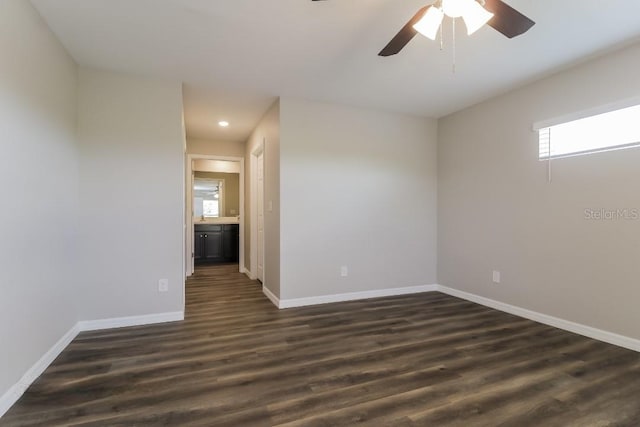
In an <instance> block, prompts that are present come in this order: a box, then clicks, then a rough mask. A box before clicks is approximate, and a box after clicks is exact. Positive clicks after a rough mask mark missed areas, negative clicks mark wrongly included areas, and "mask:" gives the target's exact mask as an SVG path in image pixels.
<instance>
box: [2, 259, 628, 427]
mask: <svg viewBox="0 0 640 427" xmlns="http://www.w3.org/2000/svg"><path fill="white" fill-rule="evenodd" d="M358 424H363V425H371V426H398V427H402V426H517V427H524V426H545V427H553V426H563V427H564V426H580V427H583V426H640V354H638V353H635V352H632V351H629V350H625V349H622V348H618V347H615V346H611V345H608V344H604V343H601V342H598V341H594V340H591V339H588V338H584V337H581V336H578V335H574V334H571V333H568V332H564V331H561V330H558V329H554V328H551V327H548V326H544V325H541V324H538V323H534V322H531V321H528V320H524V319H521V318H518V317H515V316H511V315H508V314H505V313H501V312H498V311H494V310H491V309H488V308H485V307H482V306H479V305H475V304H473V303H469V302H466V301H463V300H460V299H457V298H453V297H450V296H447V295H443V294H439V293H427V294H420V295H408V296H400V297H391V298H379V299H371V300H366V301H355V302H345V303H337V304H328V305H321V306H314V307H306V308H297V309H289V310H281V311H279V310H277V309H276V308H275V307H273V306H272V305H271V303H270V302H269V301H268V300H267V299H266V298H265V297H264V296H263V295H262V292H261V287H260V285H259V284H258V283H257V282H253V281H250V280H248V279H247V278H246V277H245V276H243V275H241V274H239V273H237V266H235V265H231V266H220V267H205V268H202V269H200V270H198V271H197V273H196V275H195V276H194V277H193V278H192V279H190V280H189V281H188V285H187V311H186V320H185V321H184V322H176V323H169V324H162V325H153V326H144V327H132V328H122V329H114V330H108V331H99V332H87V333H82V334H80V335H79V336H78V337H77V338H76V339H75V340H74V341H73V342H72V343H71V345H70V346H69V347H68V348H67V349H66V350H65V351H64V352H63V353H62V354H61V355H60V357H58V359H56V361H55V362H54V363H53V364H52V365H51V366H50V367H49V368H48V369H47V370H46V371H45V373H44V374H43V375H42V376H41V377H40V379H38V380H37V381H36V382H35V383H34V384H33V385H32V386H31V387H30V388H29V390H28V391H27V393H25V395H24V396H23V397H22V398H21V399H20V401H19V402H18V403H17V404H16V405H15V406H14V407H13V408H12V409H11V410H10V411H9V412H8V413H7V414H6V415H5V416H4V417H3V418H1V419H0V426H161V425H174V426H234V427H244V426H352V425H358Z"/></svg>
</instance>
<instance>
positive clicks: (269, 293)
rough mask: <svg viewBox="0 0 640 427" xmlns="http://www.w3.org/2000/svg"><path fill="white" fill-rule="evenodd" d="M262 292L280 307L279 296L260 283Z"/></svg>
mask: <svg viewBox="0 0 640 427" xmlns="http://www.w3.org/2000/svg"><path fill="white" fill-rule="evenodd" d="M262 293H263V294H265V295H266V297H267V298H269V300H270V301H271V302H272V303H273V305H275V306H276V307H278V308H281V307H280V298H278V297H277V296H275V295H274V294H273V292H271V291H270V290H269V289H268V288H267V287H266V286H264V285H262Z"/></svg>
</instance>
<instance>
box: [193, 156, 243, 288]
mask: <svg viewBox="0 0 640 427" xmlns="http://www.w3.org/2000/svg"><path fill="white" fill-rule="evenodd" d="M186 163H187V165H186V166H187V168H186V169H187V170H186V212H185V216H186V221H185V222H186V224H185V228H186V233H185V240H186V242H185V254H184V256H185V266H186V268H185V276H186V277H189V276H191V275H193V273H194V271H195V264H196V262H199V263H202V262H205V263H206V262H224V261H225V260H229V259H233V260H235V262H238V270H239V272H241V273H243V272H244V271H245V268H244V262H245V261H244V233H245V231H244V158H242V157H223V156H213V155H198V154H189V155H187V162H186ZM225 174H227V175H226V176H228V177H230V176H232V175H234V176H235V182H236V183H237V188H235V186H233V185H231V184H232V182H233V181H234V179H231V178H227V179H226V180H225V179H224V176H225ZM207 182H210V183H216V184H215V185H213V187H215V188H213V189H212V188H209V187H208V186H207V185H206V183H207ZM196 185H197V186H198V187H197V189H196ZM200 187H203V188H202V189H201V188H200ZM207 195H210V197H208V196H207ZM223 196H224V197H225V199H224V200H222V199H221V198H222V197H223ZM200 204H202V206H200ZM196 213H198V215H196ZM196 228H199V229H202V230H205V231H204V232H203V233H200V234H202V238H200V234H198V233H199V231H198V233H197V232H196ZM209 229H210V230H209ZM214 229H215V230H214ZM218 229H219V230H218ZM225 233H226V234H227V235H226V236H225ZM205 236H206V238H205ZM209 237H210V239H209V240H208V241H207V240H206V239H207V238H209ZM225 251H229V252H233V254H234V256H235V257H232V256H230V255H229V254H225Z"/></svg>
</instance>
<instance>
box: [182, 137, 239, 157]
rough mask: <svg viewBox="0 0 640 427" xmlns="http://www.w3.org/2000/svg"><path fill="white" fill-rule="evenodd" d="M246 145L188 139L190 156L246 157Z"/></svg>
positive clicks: (232, 142)
mask: <svg viewBox="0 0 640 427" xmlns="http://www.w3.org/2000/svg"><path fill="white" fill-rule="evenodd" d="M245 150H246V143H244V142H234V141H210V140H206V139H197V138H187V153H188V154H207V155H212V156H226V157H244V155H245Z"/></svg>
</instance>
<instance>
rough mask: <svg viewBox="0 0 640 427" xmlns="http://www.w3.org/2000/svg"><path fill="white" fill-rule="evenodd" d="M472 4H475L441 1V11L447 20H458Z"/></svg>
mask: <svg viewBox="0 0 640 427" xmlns="http://www.w3.org/2000/svg"><path fill="white" fill-rule="evenodd" d="M472 2H473V3H476V0H442V11H443V12H444V14H445V15H447V16H448V17H449V18H460V17H461V16H464V15H465V14H466V12H467V10H468V9H469V7H470V6H471V4H470V3H472Z"/></svg>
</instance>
